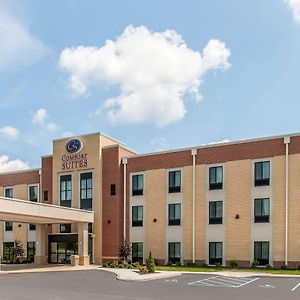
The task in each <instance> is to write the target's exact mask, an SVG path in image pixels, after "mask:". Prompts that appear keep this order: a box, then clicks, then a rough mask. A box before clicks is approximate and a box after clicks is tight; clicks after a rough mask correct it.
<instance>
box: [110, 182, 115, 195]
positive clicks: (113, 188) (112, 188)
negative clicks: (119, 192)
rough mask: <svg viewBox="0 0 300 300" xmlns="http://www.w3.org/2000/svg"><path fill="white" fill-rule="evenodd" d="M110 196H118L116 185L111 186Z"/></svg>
mask: <svg viewBox="0 0 300 300" xmlns="http://www.w3.org/2000/svg"><path fill="white" fill-rule="evenodd" d="M110 195H111V196H115V195H116V185H115V184H111V185H110Z"/></svg>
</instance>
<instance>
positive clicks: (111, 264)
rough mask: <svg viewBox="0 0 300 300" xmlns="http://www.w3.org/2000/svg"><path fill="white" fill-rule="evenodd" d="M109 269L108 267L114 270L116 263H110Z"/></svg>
mask: <svg viewBox="0 0 300 300" xmlns="http://www.w3.org/2000/svg"><path fill="white" fill-rule="evenodd" d="M109 267H110V268H116V267H117V265H116V263H114V262H111V263H110V264H109Z"/></svg>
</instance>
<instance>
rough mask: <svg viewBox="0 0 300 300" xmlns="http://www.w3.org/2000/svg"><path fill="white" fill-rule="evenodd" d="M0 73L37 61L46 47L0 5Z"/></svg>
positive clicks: (44, 52) (45, 52) (43, 53)
mask: <svg viewBox="0 0 300 300" xmlns="http://www.w3.org/2000/svg"><path fill="white" fill-rule="evenodd" d="M0 41H1V43H0V57H1V59H0V74H1V73H4V72H11V71H12V70H15V69H22V68H24V67H26V66H29V65H32V64H34V63H36V62H38V61H39V60H40V59H41V58H42V57H43V56H44V55H45V54H47V53H48V49H47V47H46V46H45V45H44V44H43V43H42V42H41V41H40V40H39V39H38V38H36V37H35V36H34V35H33V34H32V33H31V32H30V30H29V29H28V28H27V27H26V26H25V25H24V24H22V23H21V22H20V21H19V20H17V19H16V18H15V17H13V16H12V15H11V14H9V13H8V12H7V11H5V9H4V7H3V5H0Z"/></svg>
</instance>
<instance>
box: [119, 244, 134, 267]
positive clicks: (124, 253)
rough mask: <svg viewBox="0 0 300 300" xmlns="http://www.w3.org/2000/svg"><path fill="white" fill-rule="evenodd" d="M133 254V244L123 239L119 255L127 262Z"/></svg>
mask: <svg viewBox="0 0 300 300" xmlns="http://www.w3.org/2000/svg"><path fill="white" fill-rule="evenodd" d="M130 256H131V244H130V242H128V241H122V242H121V245H120V249H119V257H120V259H121V260H122V261H123V262H124V263H125V262H128V259H129V257H130Z"/></svg>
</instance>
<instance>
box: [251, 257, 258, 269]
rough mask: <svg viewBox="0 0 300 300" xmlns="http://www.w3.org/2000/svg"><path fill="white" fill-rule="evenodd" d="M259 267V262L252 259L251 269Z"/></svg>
mask: <svg viewBox="0 0 300 300" xmlns="http://www.w3.org/2000/svg"><path fill="white" fill-rule="evenodd" d="M258 265H259V262H258V260H257V259H253V261H252V263H251V268H253V269H255V268H256V267H257V266H258Z"/></svg>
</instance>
